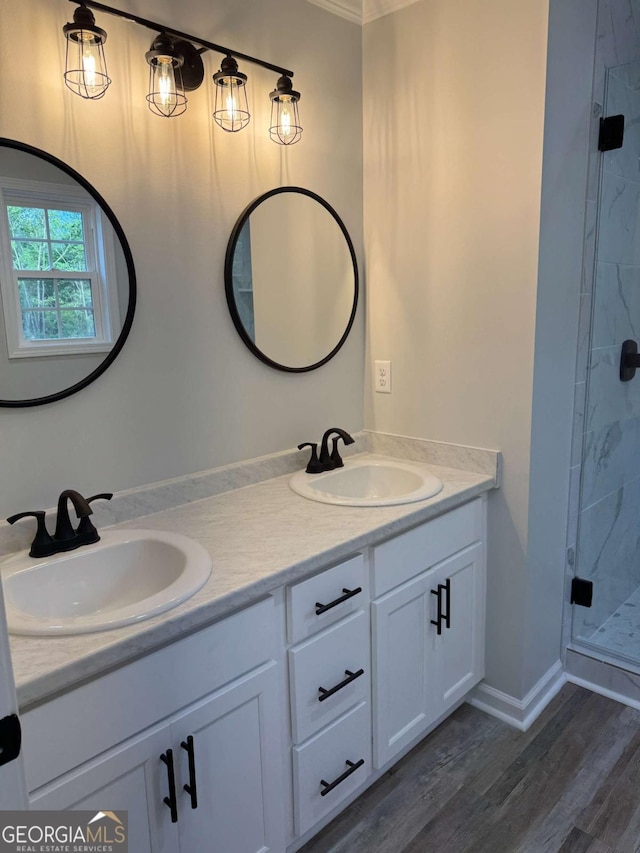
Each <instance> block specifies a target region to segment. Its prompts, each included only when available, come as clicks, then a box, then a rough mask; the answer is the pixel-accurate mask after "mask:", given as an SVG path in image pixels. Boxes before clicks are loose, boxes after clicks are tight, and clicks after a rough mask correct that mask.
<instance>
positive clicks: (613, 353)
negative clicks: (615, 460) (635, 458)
mask: <svg viewBox="0 0 640 853" xmlns="http://www.w3.org/2000/svg"><path fill="white" fill-rule="evenodd" d="M638 417H640V382H621V381H620V347H619V346H618V345H616V346H611V347H603V348H602V349H596V350H593V351H592V353H591V371H590V377H589V392H588V400H587V412H586V423H585V428H586V430H587V431H589V432H591V431H594V430H595V431H598V430H601V429H602V428H603V427H606V426H608V425H609V424H612V423H615V422H620V421H625V420H628V419H629V418H638ZM639 450H640V449H639Z"/></svg>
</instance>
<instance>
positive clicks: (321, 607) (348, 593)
mask: <svg viewBox="0 0 640 853" xmlns="http://www.w3.org/2000/svg"><path fill="white" fill-rule="evenodd" d="M342 591H343V593H344V595H341V596H340V598H336V599H335V601H330V602H329V604H320V602H319V601H316V616H320V615H321V614H322V613H326V612H327V610H331V608H332V607H337V605H338V604H342V602H343V601H347V600H348V599H349V598H353V596H354V595H357V594H358V593H359V592H362V587H361V586H359V587H357V588H356V589H346V587H343V589H342Z"/></svg>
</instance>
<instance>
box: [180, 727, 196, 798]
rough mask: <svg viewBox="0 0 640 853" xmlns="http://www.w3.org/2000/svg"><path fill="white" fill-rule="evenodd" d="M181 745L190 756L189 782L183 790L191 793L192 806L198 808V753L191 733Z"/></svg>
mask: <svg viewBox="0 0 640 853" xmlns="http://www.w3.org/2000/svg"><path fill="white" fill-rule="evenodd" d="M180 746H181V747H182V748H183V749H185V750H186V751H187V755H188V757H189V784H188V785H183V786H182V787H183V790H185V791H186V792H187V794H189V796H190V797H191V808H192V809H197V808H198V787H197V783H196V754H195V749H194V747H193V736H192V735H189V737H188V738H187V740H186V743H185V741H182V743H181V744H180Z"/></svg>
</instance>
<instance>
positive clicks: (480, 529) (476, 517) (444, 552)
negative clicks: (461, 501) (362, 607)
mask: <svg viewBox="0 0 640 853" xmlns="http://www.w3.org/2000/svg"><path fill="white" fill-rule="evenodd" d="M484 529H485V503H484V501H483V499H482V498H477V499H475V500H473V501H471V502H470V503H468V504H465V505H464V506H461V507H459V508H458V509H454V510H452V511H451V512H447V513H445V514H444V515H441V516H439V517H438V518H434V519H433V520H432V521H427V522H426V523H425V524H421V525H420V527H414V528H413V530H408V531H407V532H406V533H401V534H400V535H399V536H394V537H393V539H388V540H387V541H386V542H382V543H381V544H380V545H376V546H375V547H374V548H372V549H371V560H372V565H373V572H372V577H373V581H372V584H373V589H372V593H371V594H372V597H373V598H377V597H378V596H379V595H383V594H384V593H385V592H388V591H389V590H390V589H393V588H394V587H396V586H399V585H400V584H402V583H404V582H405V581H407V580H409V579H410V578H413V577H415V576H416V575H419V574H420V572H423V571H425V569H428V568H430V567H431V566H434V565H435V564H436V563H439V562H440V561H441V560H444V559H445V558H446V557H450V556H451V555H452V554H455V553H457V552H458V551H461V550H462V549H463V548H466V547H467V546H468V545H471V544H472V543H473V542H477V541H480V540H482V539H483V538H484Z"/></svg>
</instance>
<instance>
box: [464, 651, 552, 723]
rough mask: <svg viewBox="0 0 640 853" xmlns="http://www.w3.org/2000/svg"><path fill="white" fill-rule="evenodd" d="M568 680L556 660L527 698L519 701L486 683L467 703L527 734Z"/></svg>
mask: <svg viewBox="0 0 640 853" xmlns="http://www.w3.org/2000/svg"><path fill="white" fill-rule="evenodd" d="M566 680H567V677H566V675H565V672H564V670H563V668H562V662H561V661H557V662H556V663H555V664H554V665H553V666H552V667H551V669H549V670H548V671H547V672H546V673H545V674H544V675H543V676H542V678H541V679H540V681H538V683H537V684H534V686H533V687H532V688H531V690H530V691H529V692H528V693H527V695H526V696H525V697H524V699H516V698H515V697H514V696H510V695H509V694H508V693H503V692H502V691H501V690H496V689H495V687H490V686H489V685H488V684H485V683H484V682H483V683H482V684H479V685H478V686H477V687H476V688H475V689H474V690H473V691H472V692H471V695H470V696H469V697H468V698H467V702H469V703H470V704H471V705H473V707H474V708H479V709H480V710H481V711H485V712H486V713H487V714H491V716H493V717H497V718H498V719H499V720H502V721H503V722H504V723H508V724H509V725H510V726H514V728H516V729H520V731H521V732H526V730H527V729H528V728H529V727H530V726H531V725H532V723H534V722H535V721H536V720H537V718H538V717H539V716H540V714H541V713H542V712H543V711H544V709H545V708H546V707H547V705H548V704H549V702H551V700H552V699H553V697H554V696H555V695H556V694H557V693H558V692H559V691H560V688H561V687H562V686H563V684H565V682H566Z"/></svg>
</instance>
